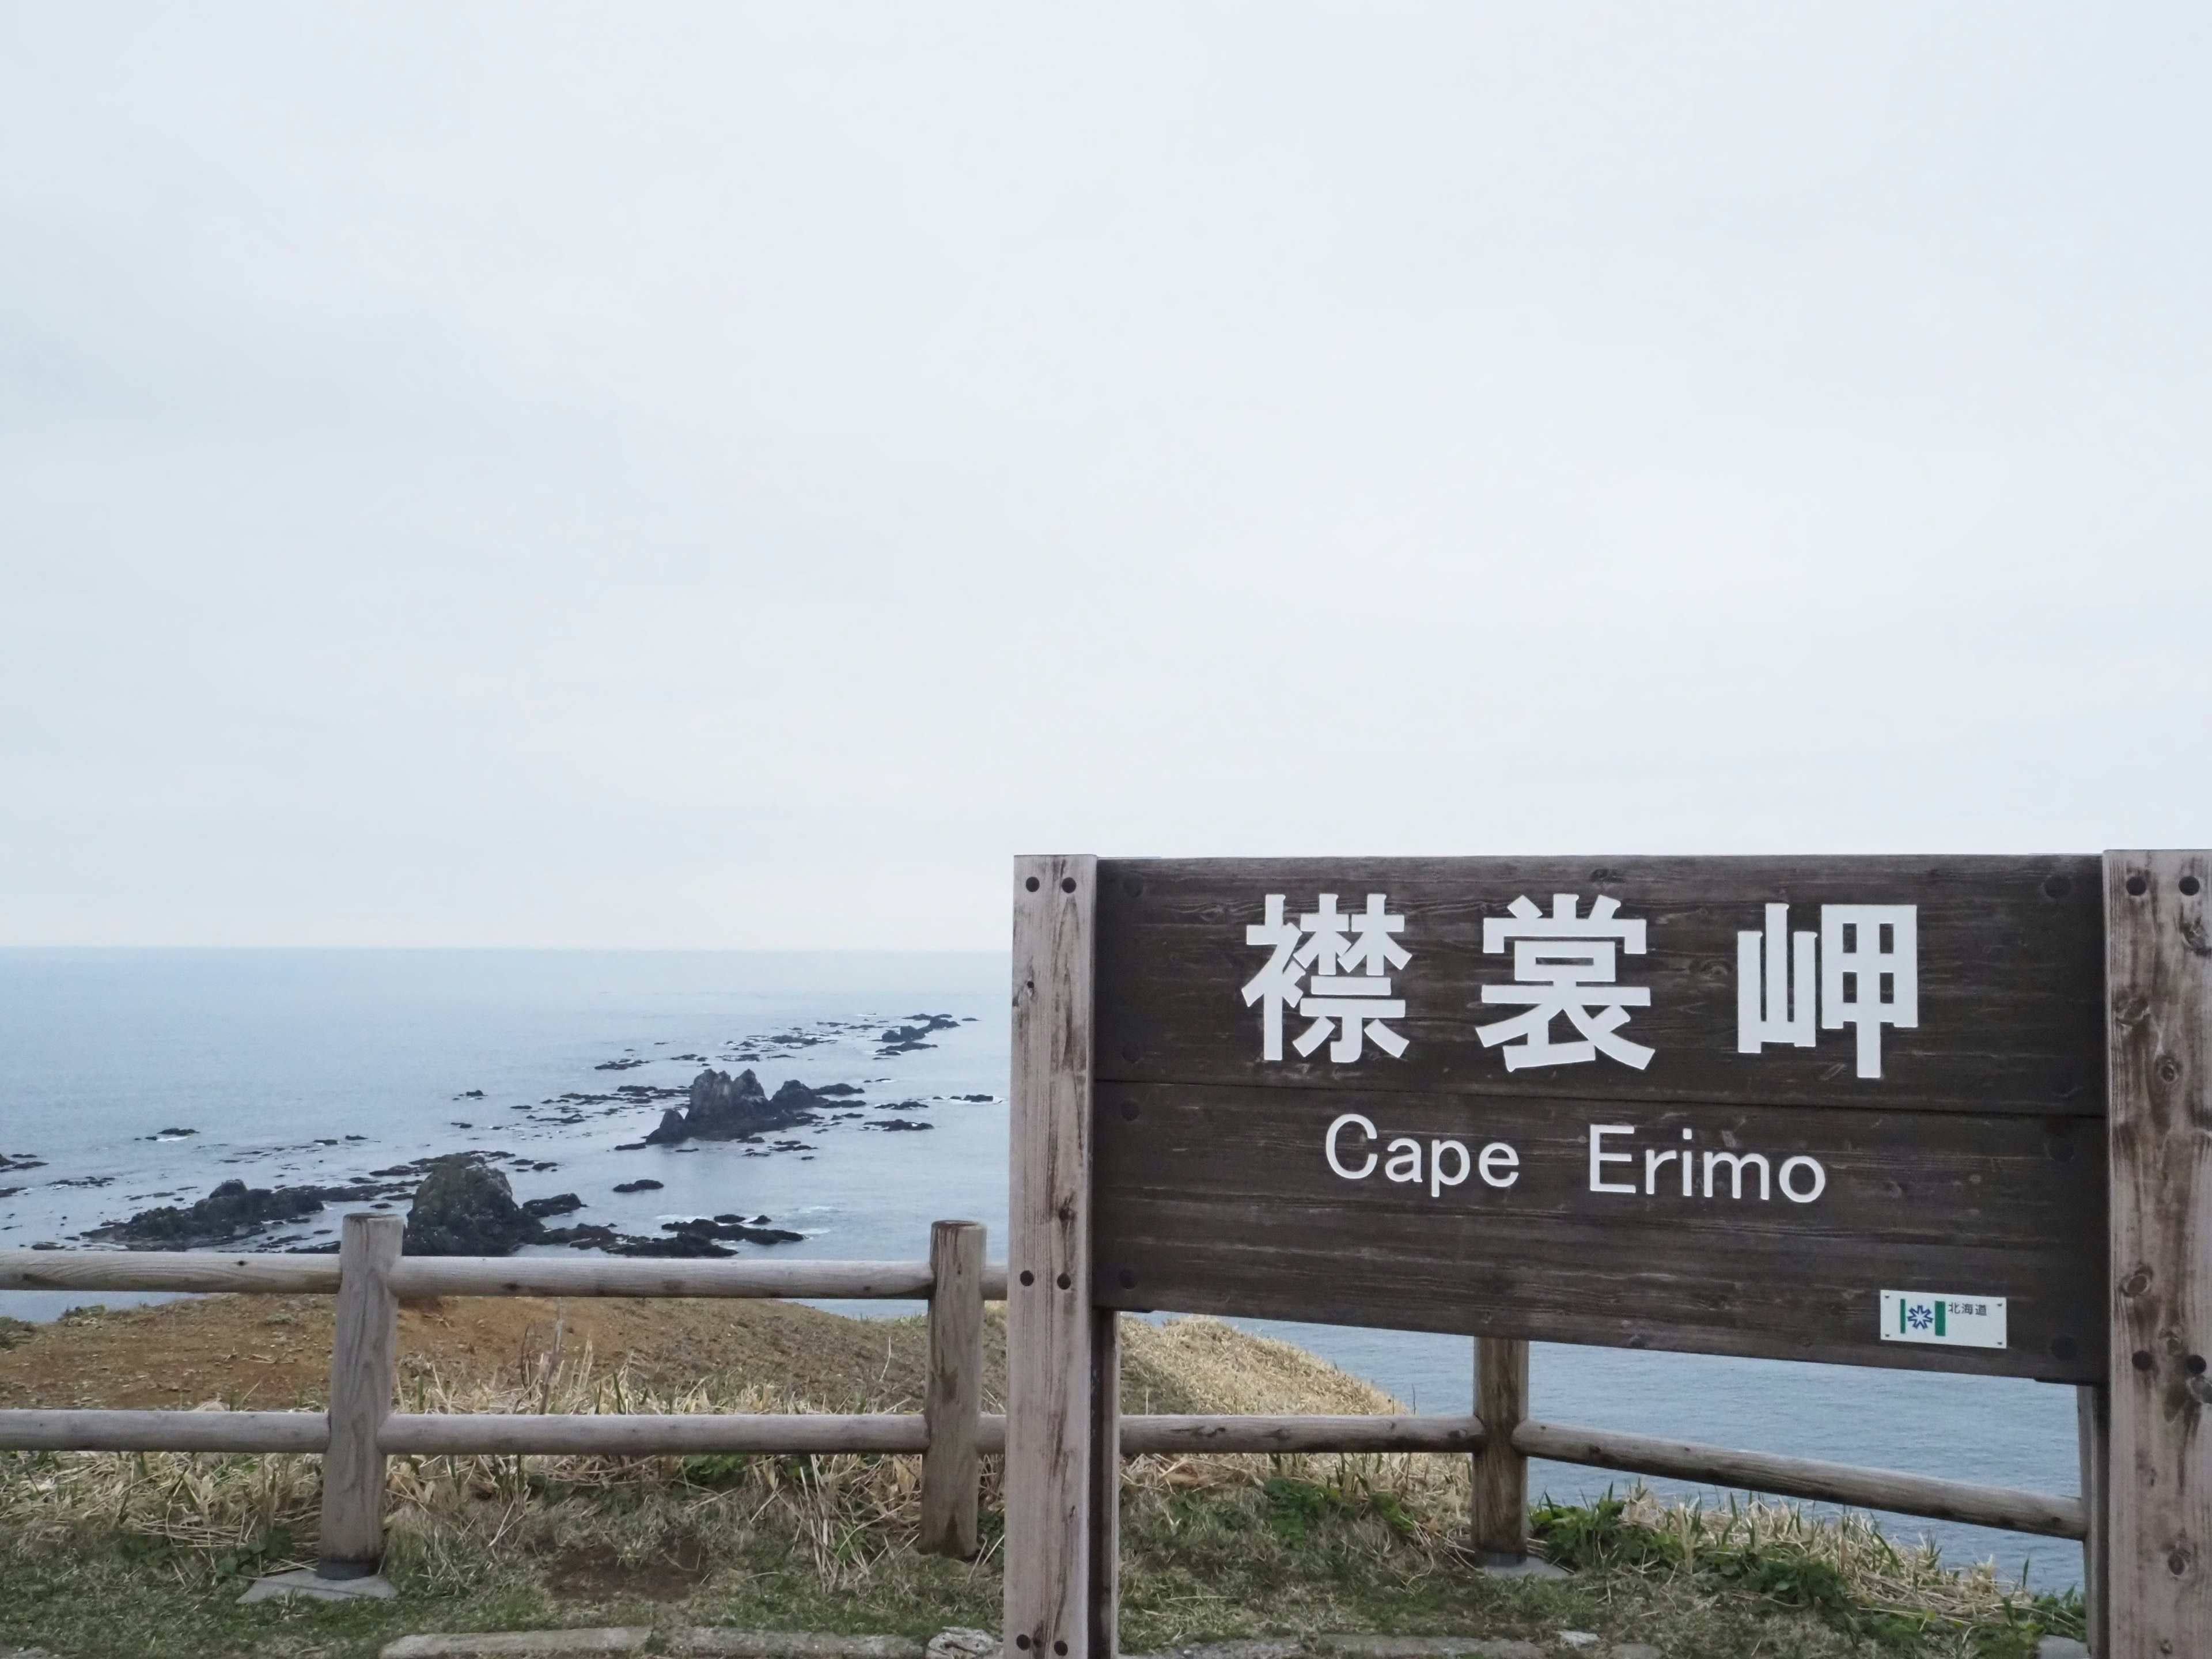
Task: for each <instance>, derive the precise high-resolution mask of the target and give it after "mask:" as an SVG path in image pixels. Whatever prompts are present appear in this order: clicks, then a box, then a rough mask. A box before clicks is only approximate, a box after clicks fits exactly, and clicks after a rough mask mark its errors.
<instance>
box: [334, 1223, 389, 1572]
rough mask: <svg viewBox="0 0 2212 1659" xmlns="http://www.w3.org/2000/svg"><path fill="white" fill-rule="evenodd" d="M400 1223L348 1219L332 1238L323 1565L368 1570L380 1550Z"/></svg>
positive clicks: (379, 1554)
mask: <svg viewBox="0 0 2212 1659" xmlns="http://www.w3.org/2000/svg"><path fill="white" fill-rule="evenodd" d="M405 1231H406V1224H405V1223H404V1221H402V1220H401V1219H400V1218H399V1217H398V1216H392V1215H349V1216H348V1217H347V1218H345V1223H344V1228H343V1231H342V1232H341V1234H340V1235H339V1240H338V1275H339V1279H338V1303H337V1328H336V1331H335V1333H334V1334H333V1336H332V1338H331V1412H330V1424H331V1433H330V1447H329V1449H328V1450H327V1451H325V1453H324V1454H323V1522H322V1533H321V1538H320V1546H319V1547H320V1552H321V1558H322V1564H323V1566H324V1568H325V1569H328V1568H331V1567H337V1568H342V1569H343V1568H353V1569H359V1568H362V1567H373V1566H374V1565H375V1563H376V1562H377V1560H378V1559H380V1557H381V1556H382V1555H383V1553H384V1454H383V1452H382V1451H381V1450H380V1449H379V1447H378V1445H377V1431H379V1430H380V1428H381V1427H382V1426H383V1424H384V1419H386V1417H387V1416H388V1415H390V1413H391V1411H392V1390H393V1387H394V1385H395V1384H396V1383H397V1382H398V1367H399V1298H398V1296H397V1295H396V1294H395V1293H394V1291H392V1268H393V1267H394V1266H396V1265H397V1264H398V1261H399V1246H400V1241H401V1238H402V1237H403V1235H404V1232H405Z"/></svg>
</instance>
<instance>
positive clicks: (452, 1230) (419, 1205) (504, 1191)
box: [401, 1157, 584, 1255]
mask: <svg viewBox="0 0 2212 1659" xmlns="http://www.w3.org/2000/svg"><path fill="white" fill-rule="evenodd" d="M583 1207H584V1200H582V1199H580V1198H579V1197H577V1196H576V1194H574V1193H562V1194H558V1195H556V1196H555V1197H552V1198H534V1199H532V1200H530V1201H529V1202H528V1203H526V1204H518V1203H516V1202H515V1201H514V1188H512V1187H511V1186H509V1185H508V1184H507V1177H506V1176H504V1175H502V1174H501V1173H500V1171H498V1170H495V1169H493V1168H492V1167H491V1166H490V1165H489V1164H484V1163H482V1162H479V1161H478V1160H477V1159H475V1158H465V1157H464V1158H448V1159H447V1160H445V1161H443V1162H442V1163H441V1164H440V1165H439V1167H438V1168H437V1169H435V1170H432V1171H431V1172H430V1174H429V1176H428V1178H427V1179H426V1180H425V1181H424V1182H422V1185H421V1186H420V1187H418V1188H416V1189H415V1205H414V1208H413V1209H412V1210H410V1212H408V1216H407V1241H406V1243H405V1244H404V1245H403V1246H402V1247H401V1248H402V1249H403V1250H404V1252H405V1254H407V1255H507V1254H508V1253H509V1252H511V1251H513V1250H514V1249H518V1248H519V1247H520V1246H522V1245H525V1244H538V1243H546V1242H547V1241H548V1237H549V1234H548V1229H547V1228H546V1225H545V1218H546V1217H547V1216H549V1215H566V1214H567V1213H568V1212H569V1211H571V1210H580V1209H582V1208H583Z"/></svg>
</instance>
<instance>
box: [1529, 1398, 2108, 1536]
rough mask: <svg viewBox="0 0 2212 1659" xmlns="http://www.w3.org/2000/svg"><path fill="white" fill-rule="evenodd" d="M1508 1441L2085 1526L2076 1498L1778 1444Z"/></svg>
mask: <svg viewBox="0 0 2212 1659" xmlns="http://www.w3.org/2000/svg"><path fill="white" fill-rule="evenodd" d="M1513 1449H1514V1450H1515V1451H1516V1452H1519V1453H1520V1454H1521V1455H1522V1456H1524V1457H1548V1458H1549V1459H1551V1460H1552V1462H1555V1463H1581V1464H1586V1465H1588V1466H1589V1467H1590V1468H1600V1469H1620V1470H1622V1471H1625V1472H1626V1473H1627V1474H1656V1475H1662V1476H1665V1477H1666V1478H1668V1479H1669V1480H1695V1481H1699V1482H1702V1483H1703V1484H1705V1485H1707V1486H1741V1487H1744V1488H1746V1489H1747V1490H1748V1491H1751V1492H1772V1493H1774V1494H1775V1495H1776V1496H1778V1497H1782V1498H1812V1499H1814V1500H1815V1501H1816V1502H1820V1503H1826V1504H1848V1505H1850V1506H1851V1507H1852V1508H1855V1509H1864V1510H1888V1511H1889V1512H1890V1513H1892V1514H1895V1515H1919V1516H1927V1517H1928V1518H1929V1519H1930V1520H1935V1521H1961V1522H1966V1523H1967V1524H1968V1525H1970V1526H1977V1527H1996V1528H2001V1529H2002V1530H2005V1531H2008V1532H2032V1533H2039V1534H2043V1535H2044V1536H2045V1537H2050V1538H2083V1537H2086V1536H2087V1534H2088V1531H2089V1513H2088V1510H2087V1506H2086V1505H2084V1504H2082V1502H2081V1499H2080V1498H2052V1497H2047V1496H2045V1494H2044V1493H2042V1492H2016V1491H2015V1490H2013V1489H2012V1488H2010V1487H2008V1486H1975V1485H1973V1484H1972V1483H1971V1482H1967V1481H1963V1480H1936V1479H1935V1478H1934V1477H1933V1476H1930V1475H1924V1474H1905V1473H1904V1472H1903V1471H1901V1470H1896V1469H1868V1468H1857V1467H1856V1466H1855V1465H1852V1464H1849V1463H1822V1462H1815V1461H1814V1460H1813V1459H1811V1458H1808V1457H1785V1456H1784V1455H1781V1454H1779V1453H1777V1452H1751V1451H1731V1450H1729V1449H1726V1448H1724V1447H1721V1446H1700V1445H1696V1444H1693V1443H1691V1442H1688V1441H1683V1440H1656V1439H1652V1438H1650V1437H1646V1436H1644V1435H1640V1434H1616V1433H1614V1432H1613V1431H1611V1430H1608V1429H1578V1428H1571V1427H1569V1426H1568V1425H1565V1424H1564V1423H1537V1422H1525V1421H1524V1422H1522V1423H1520V1424H1517V1425H1515V1427H1514V1430H1513Z"/></svg>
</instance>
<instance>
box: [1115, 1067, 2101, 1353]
mask: <svg viewBox="0 0 2212 1659" xmlns="http://www.w3.org/2000/svg"><path fill="white" fill-rule="evenodd" d="M1097 1098H1098V1109H1097V1180H1096V1199H1095V1204H1096V1214H1095V1216H1094V1218H1093V1227H1094V1236H1095V1237H1096V1240H1097V1251H1098V1285H1099V1288H1098V1292H1097V1294H1098V1298H1099V1300H1100V1301H1101V1302H1103V1303H1105V1304H1109V1305H1112V1306H1115V1307H1119V1308H1122V1309H1126V1310H1175V1311H1179V1312H1188V1313H1208V1314H1217V1315H1224V1316H1249V1317H1256V1318H1274V1319H1304V1320H1317V1321H1322V1322H1332V1323H1337V1324H1349V1325H1373V1326H1383V1327H1386V1328H1404V1329H1413V1330H1433V1331H1451V1332H1462V1333H1467V1334H1489V1335H1498V1336H1513V1337H1520V1338H1524V1339H1534V1340H1542V1341H1561V1342H1587V1343H1597V1344H1603V1345H1607V1346H1616V1347H1635V1348H1643V1347H1649V1348H1668V1349H1678V1350H1686V1351H1689V1352H1707V1353H1731V1354H1746V1355H1758V1356H1764V1357H1767V1358H1796V1359H1820V1360H1831V1361H1837V1362H1841V1363H1848V1364H1875V1365H1884V1366H1893V1367H1902V1368H1909V1369H1923V1370H1958V1371H1970V1372H1978V1373H1987V1374H1996V1375H2002V1376H2036V1377H2044V1378H2047V1379H2050V1380H2052V1381H2057V1382H2093V1381H2096V1380H2099V1379H2100V1378H2101V1377H2102V1376H2103V1374H2104V1367H2105V1351H2104V1329H2105V1318H2104V1303H2105V1291H2104V1281H2105V1273H2104V1264H2103V1251H2102V1249H2100V1241H2101V1239H2102V1237H2103V1236H2104V1225H2105V1224H2104V1213H2105V1212H2104V1202H2105V1193H2104V1164H2105V1160H2104V1155H2103V1154H2104V1145H2103V1142H2104V1135H2103V1131H2102V1126H2101V1125H2100V1124H2099V1123H2098V1122H2096V1121H2094V1120H2092V1119H2069V1118H2053V1117H2039V1116H2004V1117H1980V1116H1974V1117H1969V1116H1954V1115H1946V1114H1938V1113H1933V1112H1925V1111H1905V1112H1898V1113H1894V1114H1874V1113H1868V1112H1863V1111H1856V1110H1844V1109H1832V1108H1819V1107H1770V1108H1750V1107H1718V1106H1712V1105H1706V1104H1691V1105H1672V1106H1662V1105H1656V1104H1637V1103H1622V1102H1575V1101H1570V1100H1560V1099H1541V1098H1539V1099H1530V1098H1522V1099H1513V1098H1508V1097H1483V1098H1480V1099H1471V1098H1469V1097H1467V1096H1464V1095H1454V1094H1448V1093H1434V1094H1410V1093H1409V1094H1393V1095H1380V1094H1376V1093H1373V1092H1368V1091H1334V1090H1322V1089H1259V1088H1249V1087H1224V1086H1218V1085H1215V1086H1186V1085H1133V1084H1101V1085H1099V1086H1098V1096H1097ZM1347 1112H1358V1113H1362V1114H1364V1115H1366V1117H1367V1118H1368V1120H1369V1121H1371V1122H1372V1123H1373V1124H1374V1125H1375V1127H1376V1139H1375V1141H1373V1142H1364V1143H1361V1145H1363V1146H1364V1147H1365V1148H1366V1150H1370V1151H1374V1152H1387V1149H1388V1143H1389V1141H1391V1140H1393V1139H1398V1138H1400V1137H1403V1138H1405V1139H1410V1140H1413V1141H1415V1142H1417V1143H1418V1144H1419V1146H1421V1147H1422V1148H1423V1151H1424V1157H1426V1156H1427V1155H1428V1154H1427V1149H1428V1148H1429V1147H1430V1146H1431V1145H1432V1144H1433V1143H1434V1142H1436V1141H1437V1140H1439V1139H1458V1140H1459V1141H1461V1142H1462V1144H1463V1145H1464V1146H1467V1147H1468V1151H1469V1153H1470V1155H1471V1157H1473V1158H1479V1157H1480V1149H1481V1147H1482V1146H1485V1145H1486V1144H1487V1143H1489V1142H1491V1141H1493V1140H1495V1141H1498V1142H1503V1143H1505V1144H1509V1145H1510V1146H1513V1147H1515V1148H1516V1156H1517V1158H1518V1160H1519V1162H1518V1164H1517V1165H1516V1169H1515V1170H1513V1171H1512V1173H1513V1174H1514V1175H1515V1176H1516V1178H1515V1180H1514V1183H1513V1184H1512V1185H1511V1186H1510V1188H1504V1189H1502V1190H1501V1189H1498V1188H1491V1187H1487V1186H1486V1185H1485V1184H1484V1183H1483V1182H1482V1181H1481V1179H1480V1176H1479V1175H1475V1174H1473V1173H1470V1174H1469V1176H1468V1179H1467V1180H1466V1181H1464V1182H1462V1184H1461V1185H1459V1186H1456V1187H1450V1188H1443V1189H1441V1191H1440V1193H1439V1194H1438V1195H1437V1196H1433V1197H1432V1196H1431V1190H1430V1187H1429V1185H1428V1184H1427V1183H1425V1182H1419V1183H1400V1182H1391V1181H1389V1179H1388V1178H1387V1175H1386V1172H1385V1170H1383V1168H1382V1167H1380V1166H1378V1168H1377V1170H1376V1173H1374V1174H1372V1175H1370V1176H1368V1177H1367V1178H1366V1179H1364V1180H1359V1181H1347V1180H1344V1179H1342V1178H1340V1176H1337V1175H1336V1174H1335V1173H1334V1172H1333V1171H1332V1170H1331V1169H1330V1167H1329V1165H1328V1161H1327V1158H1326V1157H1325V1152H1324V1142H1325V1139H1326V1136H1327V1133H1328V1126H1329V1125H1330V1124H1331V1122H1332V1121H1334V1120H1335V1119H1336V1118H1337V1117H1338V1116H1339V1115H1340V1114H1342V1113H1347ZM1593 1122H1595V1123H1600V1124H1619V1125H1627V1126H1630V1127H1632V1128H1633V1129H1634V1130H1635V1134H1634V1135H1633V1137H1632V1138H1619V1137H1615V1138H1608V1139H1607V1143H1606V1145H1607V1147H1608V1148H1609V1149H1613V1150H1634V1151H1637V1152H1664V1151H1668V1150H1674V1149H1681V1148H1684V1147H1687V1148H1688V1149H1690V1150H1691V1151H1692V1152H1697V1153H1698V1154H1699V1163H1698V1164H1696V1165H1695V1166H1694V1169H1693V1176H1694V1182H1693V1186H1694V1191H1693V1194H1692V1195H1691V1196H1689V1197H1685V1196H1683V1195H1682V1194H1681V1192H1680V1182H1679V1170H1680V1165H1679V1164H1661V1165H1659V1166H1658V1173H1657V1176H1656V1180H1655V1181H1654V1182H1653V1183H1652V1184H1654V1185H1655V1186H1656V1188H1657V1190H1656V1192H1654V1193H1652V1194H1650V1195H1647V1194H1644V1192H1642V1191H1641V1190H1639V1191H1638V1192H1636V1193H1633V1194H1611V1193H1594V1192H1592V1191H1591V1190H1589V1126H1590V1125H1591V1124H1592V1123H1593ZM1685 1129H1687V1130H1688V1131H1689V1132H1690V1133H1691V1136H1692V1139H1690V1140H1688V1141H1685V1140H1683V1139H1682V1138H1681V1136H1682V1132H1683V1131H1684V1130H1685ZM1358 1133H1360V1134H1362V1135H1364V1130H1362V1131H1358ZM1340 1149H1348V1151H1350V1152H1357V1151H1358V1147H1356V1146H1349V1144H1348V1143H1345V1142H1342V1141H1340ZM1731 1149H1732V1151H1731ZM1705 1152H1715V1153H1717V1154H1725V1155H1728V1156H1741V1155H1747V1154H1749V1153H1752V1152H1759V1153H1761V1154H1764V1155H1765V1157H1766V1158H1767V1159H1768V1160H1769V1164H1770V1169H1771V1173H1773V1174H1774V1175H1775V1176H1777V1177H1778V1176H1779V1173H1780V1169H1781V1165H1782V1164H1783V1161H1784V1159H1786V1158H1791V1157H1795V1156H1798V1155H1808V1156H1817V1157H1818V1158H1819V1159H1820V1162H1821V1164H1822V1165H1823V1167H1824V1168H1825V1170H1826V1187H1825V1188H1824V1190H1823V1191H1822V1193H1821V1194H1820V1197H1819V1198H1818V1199H1816V1200H1814V1201H1813V1202H1811V1203H1809V1204H1796V1203H1792V1202H1790V1201H1788V1200H1786V1199H1785V1198H1784V1195H1783V1194H1782V1192H1781V1190H1780V1186H1779V1182H1778V1180H1777V1182H1776V1183H1775V1185H1774V1186H1772V1187H1771V1188H1769V1189H1768V1190H1769V1191H1770V1192H1771V1197H1770V1198H1769V1199H1767V1200H1764V1201H1761V1200H1759V1199H1757V1197H1756V1196H1755V1194H1756V1193H1757V1191H1758V1190H1759V1182H1758V1175H1757V1170H1756V1166H1750V1167H1748V1168H1747V1171H1746V1174H1745V1188H1744V1191H1745V1194H1746V1196H1745V1198H1744V1199H1743V1200H1740V1201H1739V1200H1735V1199H1733V1198H1731V1197H1730V1196H1729V1194H1730V1192H1731V1191H1732V1190H1733V1185H1732V1183H1733V1168H1732V1166H1731V1165H1730V1164H1728V1163H1727V1162H1726V1161H1725V1159H1723V1161H1722V1162H1720V1163H1718V1164H1717V1165H1716V1167H1715V1170H1714V1175H1715V1195H1714V1196H1713V1197H1712V1198H1710V1199H1708V1198H1707V1197H1706V1196H1705V1191H1704V1180H1703V1177H1704V1164H1703V1162H1702V1158H1703V1155H1704V1153H1705ZM1346 1163H1347V1167H1352V1168H1357V1167H1360V1165H1359V1164H1358V1163H1354V1162H1350V1161H1349V1160H1348V1158H1347V1159H1346ZM1624 1172H1629V1173H1632V1176H1634V1178H1635V1180H1636V1182H1637V1184H1638V1186H1639V1187H1640V1186H1641V1185H1642V1184H1643V1182H1644V1177H1645V1176H1647V1175H1649V1174H1650V1173H1651V1171H1650V1170H1648V1169H1647V1167H1646V1164H1645V1160H1644V1158H1640V1157H1639V1158H1637V1159H1636V1161H1635V1162H1634V1163H1632V1164H1622V1165H1618V1166H1608V1168H1607V1171H1606V1175H1607V1179H1608V1180H1619V1179H1620V1178H1621V1177H1622V1176H1623V1175H1624ZM1799 1184H1800V1187H1801V1188H1802V1185H1803V1176H1802V1172H1801V1174H1800V1176H1799ZM1885 1289H1888V1290H1932V1291H1948V1292H1950V1293H1953V1294H1969V1293H1982V1294H1988V1295H1991V1296H2003V1297H2008V1299H2009V1304H2010V1305H2009V1310H2008V1311H2009V1324H2010V1339H2011V1346H2008V1347H2007V1348H2005V1349H2002V1350H1994V1351H1991V1350H1980V1349H1970V1348H1950V1347H1933V1346H1920V1345H1917V1344H1907V1343H1899V1342H1886V1341H1883V1340H1881V1333H1880V1330H1879V1324H1880V1318H1879V1315H1880V1305H1881V1304H1880V1292H1881V1291H1883V1290H1885Z"/></svg>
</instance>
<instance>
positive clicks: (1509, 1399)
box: [1469, 1336, 1528, 1567]
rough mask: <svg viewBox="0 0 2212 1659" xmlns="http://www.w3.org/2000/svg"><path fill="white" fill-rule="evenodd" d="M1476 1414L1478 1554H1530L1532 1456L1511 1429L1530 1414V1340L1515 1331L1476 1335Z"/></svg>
mask: <svg viewBox="0 0 2212 1659" xmlns="http://www.w3.org/2000/svg"><path fill="white" fill-rule="evenodd" d="M1474 1414H1475V1415H1476V1416H1477V1417H1479V1418H1480V1419H1482V1449H1481V1450H1480V1451H1479V1452H1477V1453H1475V1454H1474V1458H1473V1460H1472V1462H1473V1465H1474V1467H1473V1468H1472V1469H1471V1470H1470V1471H1469V1473H1470V1474H1473V1476H1474V1481H1473V1486H1474V1515H1473V1516H1472V1519H1473V1521H1474V1550H1475V1557H1476V1559H1478V1560H1480V1562H1481V1563H1482V1565H1484V1566H1486V1567H1513V1566H1518V1565H1520V1564H1521V1563H1522V1562H1523V1561H1525V1560H1527V1559H1528V1459H1527V1458H1525V1457H1523V1456H1522V1455H1521V1454H1520V1453H1519V1452H1517V1451H1515V1450H1514V1449H1513V1431H1514V1430H1515V1428H1516V1427H1517V1426H1519V1425H1520V1423H1521V1420H1522V1419H1523V1418H1525V1417H1527V1416H1528V1344H1527V1343H1526V1342H1522V1341H1517V1340H1515V1339H1513V1338H1511V1337H1504V1336H1478V1337H1477V1338H1475V1339H1474Z"/></svg>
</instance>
